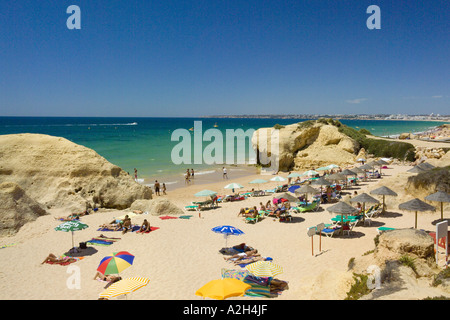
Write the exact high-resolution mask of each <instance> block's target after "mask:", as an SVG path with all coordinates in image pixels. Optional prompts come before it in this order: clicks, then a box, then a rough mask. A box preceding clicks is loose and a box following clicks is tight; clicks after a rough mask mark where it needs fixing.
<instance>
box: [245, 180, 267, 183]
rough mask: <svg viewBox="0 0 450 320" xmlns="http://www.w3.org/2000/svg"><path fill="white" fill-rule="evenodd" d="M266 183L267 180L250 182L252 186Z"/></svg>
mask: <svg viewBox="0 0 450 320" xmlns="http://www.w3.org/2000/svg"><path fill="white" fill-rule="evenodd" d="M266 182H267V180H264V179H255V180H252V181H250V182H249V183H251V184H261V183H266Z"/></svg>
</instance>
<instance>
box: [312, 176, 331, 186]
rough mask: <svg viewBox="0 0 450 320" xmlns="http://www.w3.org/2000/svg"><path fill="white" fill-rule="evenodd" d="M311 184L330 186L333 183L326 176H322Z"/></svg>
mask: <svg viewBox="0 0 450 320" xmlns="http://www.w3.org/2000/svg"><path fill="white" fill-rule="evenodd" d="M311 184H312V185H316V186H330V185H331V184H332V183H331V182H330V181H328V180H327V179H325V178H324V177H320V178H319V179H317V180H314V181H312V182H311Z"/></svg>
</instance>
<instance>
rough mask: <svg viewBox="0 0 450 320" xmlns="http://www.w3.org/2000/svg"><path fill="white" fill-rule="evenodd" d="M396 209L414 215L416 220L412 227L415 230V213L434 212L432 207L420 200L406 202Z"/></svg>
mask: <svg viewBox="0 0 450 320" xmlns="http://www.w3.org/2000/svg"><path fill="white" fill-rule="evenodd" d="M398 208H399V209H400V210H407V211H414V212H415V213H416V219H415V224H414V227H415V228H416V229H417V212H418V211H421V212H423V211H435V210H436V209H435V207H433V206H432V205H429V204H428V203H426V202H423V201H422V200H420V199H418V198H415V199H412V200H409V201H407V202H404V203H401V204H399V205H398Z"/></svg>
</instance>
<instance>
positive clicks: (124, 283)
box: [99, 277, 150, 299]
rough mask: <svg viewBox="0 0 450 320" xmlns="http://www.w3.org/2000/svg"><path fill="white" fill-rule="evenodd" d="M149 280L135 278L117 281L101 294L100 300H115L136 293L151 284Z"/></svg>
mask: <svg viewBox="0 0 450 320" xmlns="http://www.w3.org/2000/svg"><path fill="white" fill-rule="evenodd" d="M149 281H150V279H149V278H142V277H133V278H127V279H123V280H120V281H117V282H115V283H113V284H112V285H110V286H109V287H108V289H106V290H105V291H103V292H102V293H100V294H99V298H107V299H109V298H113V297H118V296H121V295H123V294H129V293H131V292H134V291H136V290H138V289H140V288H142V287H144V286H146V285H147V284H148V283H149Z"/></svg>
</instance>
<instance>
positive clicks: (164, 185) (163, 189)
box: [162, 182, 167, 194]
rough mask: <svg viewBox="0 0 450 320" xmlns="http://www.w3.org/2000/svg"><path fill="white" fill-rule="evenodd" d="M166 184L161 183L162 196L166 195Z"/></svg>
mask: <svg viewBox="0 0 450 320" xmlns="http://www.w3.org/2000/svg"><path fill="white" fill-rule="evenodd" d="M166 190H167V189H166V184H165V183H164V182H163V185H162V191H163V194H167V193H166Z"/></svg>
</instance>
